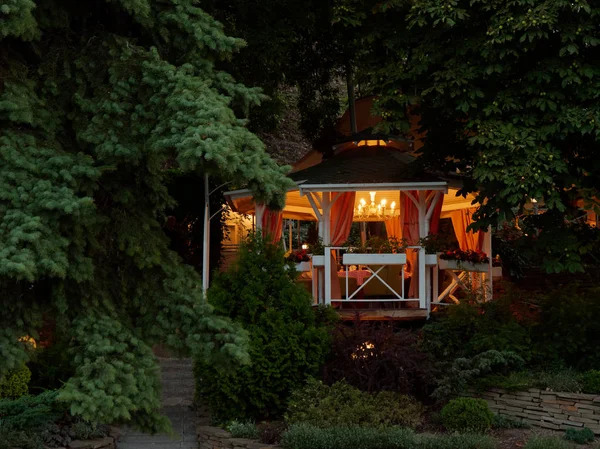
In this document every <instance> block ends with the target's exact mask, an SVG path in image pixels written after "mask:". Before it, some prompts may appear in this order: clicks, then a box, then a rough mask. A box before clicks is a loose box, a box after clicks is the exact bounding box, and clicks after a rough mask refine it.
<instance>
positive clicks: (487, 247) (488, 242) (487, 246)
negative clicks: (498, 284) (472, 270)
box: [483, 226, 494, 301]
mask: <svg viewBox="0 0 600 449" xmlns="http://www.w3.org/2000/svg"><path fill="white" fill-rule="evenodd" d="M484 235H485V237H484V240H483V252H484V253H486V254H487V255H488V257H489V259H490V262H489V266H488V271H487V273H485V277H486V279H485V280H486V282H485V284H484V285H485V300H486V301H489V300H491V299H492V298H493V296H494V290H493V289H494V284H493V282H494V281H493V278H492V271H493V258H492V228H491V226H488V229H487V232H486V233H485V234H484Z"/></svg>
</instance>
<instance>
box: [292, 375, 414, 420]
mask: <svg viewBox="0 0 600 449" xmlns="http://www.w3.org/2000/svg"><path fill="white" fill-rule="evenodd" d="M422 414H423V406H422V405H421V404H419V403H418V402H416V401H415V400H414V399H412V398H410V397H409V396H406V395H403V394H398V393H393V392H390V391H381V392H379V393H375V394H371V393H366V392H361V391H360V390H358V389H357V388H354V387H352V386H350V385H348V384H347V383H346V382H336V383H335V384H333V385H332V386H331V387H329V386H327V385H325V384H323V383H322V382H320V381H317V380H315V379H309V380H308V381H307V383H306V385H305V386H304V387H303V388H300V389H298V390H295V391H294V392H293V393H292V395H291V397H290V401H289V406H288V411H287V413H286V421H287V422H288V423H290V424H296V423H306V424H310V425H312V426H316V427H336V426H344V425H348V426H354V425H356V426H363V427H389V426H396V425H400V426H404V427H416V426H417V425H418V424H419V423H420V422H421V419H422Z"/></svg>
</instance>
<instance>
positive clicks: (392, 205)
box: [390, 201, 396, 210]
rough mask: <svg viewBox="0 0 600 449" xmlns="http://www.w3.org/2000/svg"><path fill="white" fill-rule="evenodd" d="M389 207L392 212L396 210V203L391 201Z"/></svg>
mask: <svg viewBox="0 0 600 449" xmlns="http://www.w3.org/2000/svg"><path fill="white" fill-rule="evenodd" d="M390 207H391V208H392V210H394V209H396V202H395V201H392V204H390Z"/></svg>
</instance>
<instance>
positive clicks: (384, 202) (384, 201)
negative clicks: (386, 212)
mask: <svg viewBox="0 0 600 449" xmlns="http://www.w3.org/2000/svg"><path fill="white" fill-rule="evenodd" d="M386 204H387V200H386V199H385V198H384V199H382V200H381V206H382V207H385V205H386Z"/></svg>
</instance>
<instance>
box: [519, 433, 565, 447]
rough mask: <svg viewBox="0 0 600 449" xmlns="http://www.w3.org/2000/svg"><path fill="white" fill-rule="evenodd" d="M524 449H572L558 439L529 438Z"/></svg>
mask: <svg viewBox="0 0 600 449" xmlns="http://www.w3.org/2000/svg"><path fill="white" fill-rule="evenodd" d="M524 449H573V446H572V445H571V444H569V443H568V442H566V441H565V440H562V439H560V438H558V437H538V436H534V437H531V438H530V439H529V440H528V441H527V444H525V447H524Z"/></svg>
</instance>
